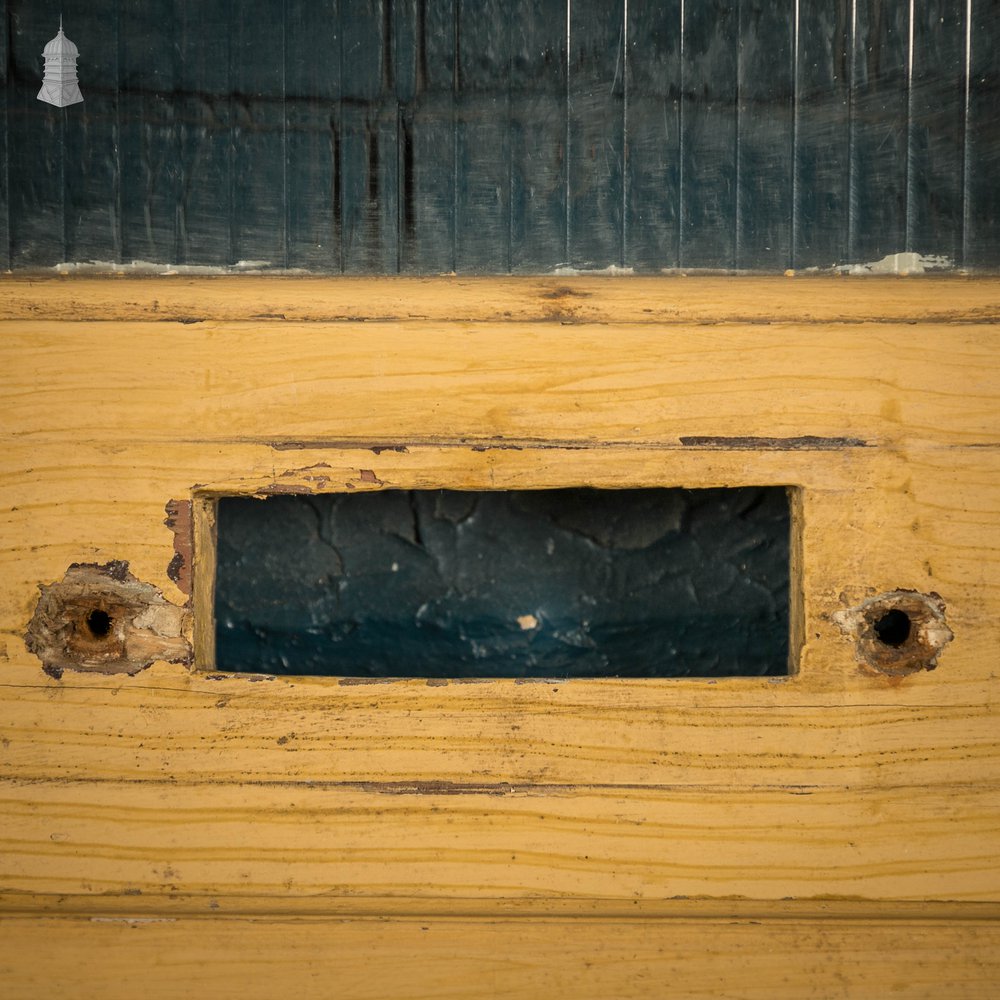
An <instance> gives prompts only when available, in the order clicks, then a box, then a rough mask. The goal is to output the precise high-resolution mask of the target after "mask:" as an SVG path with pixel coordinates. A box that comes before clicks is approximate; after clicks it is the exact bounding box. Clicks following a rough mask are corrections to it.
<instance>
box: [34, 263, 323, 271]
mask: <svg viewBox="0 0 1000 1000" xmlns="http://www.w3.org/2000/svg"><path fill="white" fill-rule="evenodd" d="M52 270H53V271H55V272H57V273H58V274H311V273H313V272H311V271H308V270H306V269H305V268H300V267H294V268H279V267H271V262H270V261H267V260H241V261H237V262H236V263H235V264H232V265H228V266H224V267H217V266H215V265H212V264H162V263H156V262H154V261H149V260H133V261H130V262H129V263H127V264H125V263H122V264H118V263H116V262H115V261H112V260H88V261H79V262H70V261H64V262H63V263H61V264H55V265H53V267H52Z"/></svg>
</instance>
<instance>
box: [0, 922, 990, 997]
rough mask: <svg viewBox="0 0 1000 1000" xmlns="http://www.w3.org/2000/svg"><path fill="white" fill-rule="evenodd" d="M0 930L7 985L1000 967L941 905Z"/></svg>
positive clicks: (187, 985) (549, 989)
mask: <svg viewBox="0 0 1000 1000" xmlns="http://www.w3.org/2000/svg"><path fill="white" fill-rule="evenodd" d="M769 916H770V917H771V919H768V917H769ZM0 931H2V932H3V942H4V943H3V945H2V946H0V949H2V951H0V970H2V972H3V973H4V995H5V997H9V998H10V1000H28V998H32V997H37V996H39V995H42V994H49V992H50V991H51V992H56V993H58V995H61V996H67V997H74V998H77V1000H91V998H93V1000H105V998H106V997H134V996H143V997H149V998H150V1000H174V998H175V997H177V996H181V995H184V994H186V993H189V992H191V993H195V994H197V995H213V996H219V997H243V998H246V1000H271V998H272V997H273V996H274V995H275V985H276V984H281V989H283V990H286V991H293V992H294V993H295V995H296V996H299V997H302V998H303V1000H326V998H328V997H330V996H336V997H342V998H344V1000H382V998H384V997H394V998H396V997H398V998H400V1000H418V998H420V1000H422V998H428V997H441V996H456V997H458V996H460V997H463V998H469V1000H486V998H503V997H506V998H513V997H517V998H532V997H539V996H545V997H552V998H555V1000H581V998H582V1000H606V998H609V997H614V998H616V1000H619V998H620V1000H638V998H648V997H662V996H665V995H668V996H671V997H678V998H698V997H705V998H708V997H720V996H725V997H742V998H746V1000H772V998H778V1000H807V998H815V1000H882V998H884V997H886V996H892V997H901V998H904V1000H917V998H920V1000H923V998H928V997H935V996H947V997H948V998H949V1000H973V998H975V1000H991V998H992V997H993V996H994V995H995V990H994V989H993V985H992V984H995V983H996V981H997V979H998V978H1000V962H998V954H1000V948H998V946H1000V929H998V925H997V923H996V922H995V921H990V920H986V919H974V920H961V921H957V922H956V921H955V920H954V919H948V918H946V917H937V918H934V917H930V918H928V917H924V918H919V919H913V920H908V921H906V922H905V923H900V922H899V921H898V919H893V918H892V917H886V916H879V915H873V916H872V917H871V918H868V919H854V920H838V919H833V920H831V919H823V918H817V917H815V916H813V917H810V916H806V915H802V914H795V915H792V916H790V917H789V918H786V919H781V918H780V917H779V918H778V919H774V915H773V914H767V913H757V914H755V915H754V916H753V917H749V918H743V919H732V918H722V919H720V918H716V919H711V918H702V919H690V918H689V919H682V920H677V919H675V920H669V919H667V920H649V919H635V918H631V919H629V918H624V919H619V920H615V921H607V920H600V919H594V918H585V917H577V918H573V919H569V920H567V919H558V918H555V919H544V920H542V919H528V920H526V919H523V918H519V919H496V918H479V919H474V918H464V919H463V918H460V919H455V918H443V917H427V916H423V917H413V918H408V919H393V920H384V919H371V918H369V919H357V918H355V919H350V920H346V919H334V920H331V919H325V920H323V919H288V918H286V919H271V920H267V921H261V920H258V919H249V918H243V919H214V920H207V919H193V918H187V919H184V918H173V917H169V918H162V917H161V918H157V919H154V920H150V919H148V918H145V919H144V918H139V919H128V918H126V917H121V916H117V917H97V918H93V917H92V918H82V919H81V918H76V919H65V918H64V919H61V920H58V919H51V918H44V917H5V918H3V919H2V920H0ZM17 954H21V955H31V956H32V957H33V961H31V962H30V963H28V962H16V963H13V964H12V963H11V961H10V956H16V955H17Z"/></svg>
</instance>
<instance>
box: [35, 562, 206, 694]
mask: <svg viewBox="0 0 1000 1000" xmlns="http://www.w3.org/2000/svg"><path fill="white" fill-rule="evenodd" d="M39 590H40V591H41V596H40V597H39V599H38V604H37V605H36V607H35V613H34V615H33V616H32V618H31V622H30V623H29V625H28V631H27V632H26V634H25V636H24V641H25V645H26V646H27V647H28V649H29V650H30V651H31V652H32V653H34V654H35V655H36V656H37V657H38V658H39V659H40V660H41V661H42V665H43V667H44V670H45V672H46V673H47V674H49V675H50V676H52V677H55V678H57V679H58V678H59V677H61V676H62V673H63V671H64V670H81V671H89V672H92V673H100V674H135V673H138V672H139V671H140V670H144V669H145V668H146V667H148V666H150V665H151V664H152V663H154V662H155V661H156V660H165V661H167V662H170V663H190V662H191V656H192V651H191V640H190V633H191V613H190V611H188V610H187V609H186V608H182V607H178V606H177V605H176V604H171V603H170V602H169V601H167V600H166V598H164V596H163V594H161V593H160V591H158V590H157V589H156V588H155V587H154V586H153V585H152V584H149V583H143V582H142V581H140V580H137V579H136V578H135V577H134V576H133V575H132V574H131V573H130V572H129V566H128V563H127V562H121V561H114V562H109V563H105V564H103V565H98V564H95V563H74V564H73V565H72V566H70V568H69V569H68V570H67V571H66V575H65V576H64V577H63V579H62V580H61V581H60V582H58V583H53V584H39Z"/></svg>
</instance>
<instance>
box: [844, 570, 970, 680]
mask: <svg viewBox="0 0 1000 1000" xmlns="http://www.w3.org/2000/svg"><path fill="white" fill-rule="evenodd" d="M944 612H945V605H944V601H943V600H941V597H940V595H939V594H935V593H930V594H921V593H918V592H917V591H915V590H894V591H891V592H890V593H887V594H879V595H878V596H876V597H870V598H869V599H868V600H866V601H863V602H862V603H861V604H860V605H859V606H858V607H856V608H849V609H847V610H844V611H838V612H835V613H834V615H833V620H834V622H835V623H836V624H837V625H838V626H839V627H840V629H841V631H842V632H844V633H845V635H848V636H851V637H852V638H853V639H854V640H855V654H856V656H857V659H858V662H859V663H860V664H861V667H862V669H863V670H864V671H865V672H866V673H870V674H882V675H886V676H889V677H905V676H907V675H908V674H914V673H917V672H918V671H921V670H933V669H934V668H935V667H936V666H937V665H938V664H937V658H938V655H939V654H940V653H941V651H942V650H943V649H944V647H945V646H947V645H948V643H949V642H951V640H952V639H953V638H954V637H955V636H954V633H953V632H952V631H951V629H950V628H949V627H948V623H947V621H946V620H945V614H944Z"/></svg>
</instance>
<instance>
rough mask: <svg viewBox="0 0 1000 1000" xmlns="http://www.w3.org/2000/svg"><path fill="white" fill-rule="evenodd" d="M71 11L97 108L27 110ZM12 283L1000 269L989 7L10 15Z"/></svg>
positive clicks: (227, 3) (11, 11)
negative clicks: (28, 277)
mask: <svg viewBox="0 0 1000 1000" xmlns="http://www.w3.org/2000/svg"><path fill="white" fill-rule="evenodd" d="M60 14H62V15H63V16H64V21H65V27H66V33H67V35H68V37H69V38H71V39H72V40H73V41H74V42H75V43H76V44H77V45H78V47H79V49H80V61H79V76H80V85H81V88H82V91H83V94H84V98H85V101H84V103H83V104H81V105H75V106H73V107H71V108H67V109H58V108H53V107H51V106H49V105H47V104H43V103H41V102H39V101H37V100H36V99H35V95H36V94H37V92H38V89H39V86H40V82H41V77H42V48H43V46H44V45H45V43H46V42H47V41H48V40H49V39H50V38H52V37H53V35H54V34H55V32H56V29H57V27H58V23H59V16H60ZM0 24H2V26H3V27H4V28H5V30H4V31H2V32H0V79H3V81H4V88H3V95H2V96H3V109H2V118H0V156H2V158H3V176H2V177H0V266H10V267H15V268H23V267H36V266H45V265H51V264H55V263H58V262H61V261H86V260H88V259H98V260H102V261H115V262H126V263H127V262H129V261H132V260H136V259H139V260H147V261H155V262H164V263H177V264H209V265H219V266H223V265H233V264H236V263H237V262H239V261H248V260H249V261H260V262H265V264H266V265H267V266H270V267H277V268H302V269H306V270H310V271H317V272H333V273H341V272H343V273H389V274H392V273H400V272H401V273H432V274H433V273H439V272H442V271H457V272H459V273H505V272H514V273H525V272H535V273H537V272H545V271H549V270H552V269H553V268H556V267H558V266H560V265H571V266H573V267H577V268H605V267H608V266H609V265H615V266H619V267H621V266H625V267H632V268H634V269H636V270H638V271H647V272H656V271H658V270H660V269H661V268H668V269H669V268H678V267H684V268H722V269H755V270H763V271H781V270H783V269H785V268H789V267H793V268H806V267H812V266H817V267H829V266H831V265H834V264H843V263H852V262H870V261H874V260H878V259H880V258H881V257H883V256H885V255H887V254H891V253H896V252H900V251H914V252H917V253H921V254H929V255H943V256H946V257H948V258H949V259H951V260H952V261H953V262H954V263H955V264H956V265H957V266H966V267H979V268H996V267H997V266H1000V183H998V178H1000V4H998V3H997V2H996V0H971V4H967V2H966V0H919V2H917V3H912V2H911V0H697V2H691V0H688V2H687V3H682V2H681V0H630V2H629V3H627V4H626V3H624V2H623V0H327V2H323V3H318V2H314V0H261V2H257V3H254V4H251V5H246V4H238V3H235V2H233V0H197V2H196V0H143V2H141V3H139V2H128V3H126V2H123V0H118V2H116V0H58V2H57V0H0Z"/></svg>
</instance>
